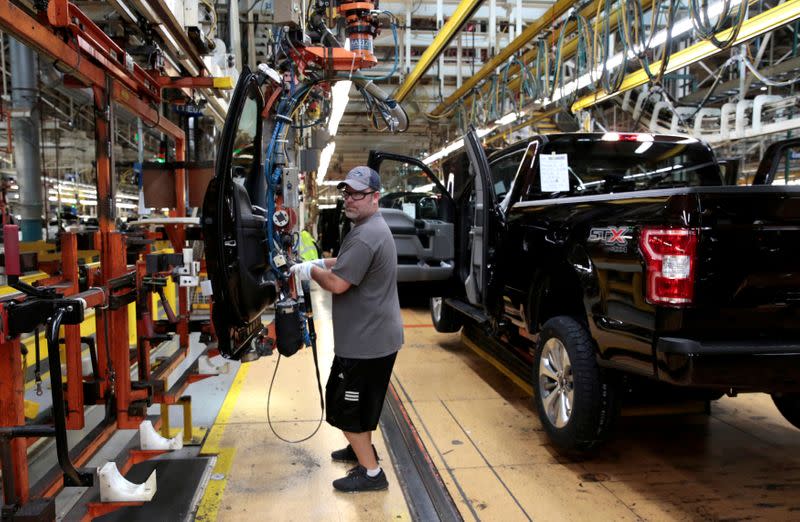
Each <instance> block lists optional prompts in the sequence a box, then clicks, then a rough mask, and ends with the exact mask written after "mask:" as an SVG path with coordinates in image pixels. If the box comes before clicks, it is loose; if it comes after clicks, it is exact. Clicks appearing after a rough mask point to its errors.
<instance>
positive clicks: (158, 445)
mask: <svg viewBox="0 0 800 522" xmlns="http://www.w3.org/2000/svg"><path fill="white" fill-rule="evenodd" d="M139 444H140V445H141V448H142V449H143V450H179V449H181V448H182V447H183V430H180V431H179V432H178V434H177V435H175V436H174V437H172V438H171V439H166V438H164V437H162V436H161V435H159V433H158V432H156V430H155V428H153V423H152V422H150V421H149V420H146V421H142V423H141V424H139Z"/></svg>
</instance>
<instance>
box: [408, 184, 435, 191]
mask: <svg viewBox="0 0 800 522" xmlns="http://www.w3.org/2000/svg"><path fill="white" fill-rule="evenodd" d="M435 187H436V185H435V184H434V183H428V184H427V185H420V186H419V187H416V188H415V189H413V190H412V191H411V192H430V191H432V190H433V189H434V188H435Z"/></svg>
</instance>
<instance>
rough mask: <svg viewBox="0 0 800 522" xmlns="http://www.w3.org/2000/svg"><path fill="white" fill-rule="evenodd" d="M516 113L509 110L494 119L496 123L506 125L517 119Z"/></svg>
mask: <svg viewBox="0 0 800 522" xmlns="http://www.w3.org/2000/svg"><path fill="white" fill-rule="evenodd" d="M517 118H518V114H517V113H516V112H509V113H508V114H506V115H505V116H503V117H502V118H500V119H499V120H497V121H495V124H497V125H508V124H509V123H514V122H515V121H517Z"/></svg>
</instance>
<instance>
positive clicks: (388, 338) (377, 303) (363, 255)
mask: <svg viewBox="0 0 800 522" xmlns="http://www.w3.org/2000/svg"><path fill="white" fill-rule="evenodd" d="M331 270H333V273H334V274H336V275H337V276H339V277H341V278H342V279H344V280H345V281H347V282H349V283H350V284H351V286H350V288H348V289H347V291H346V292H344V293H341V294H338V295H337V294H334V295H333V340H334V352H335V353H336V355H338V356H340V357H347V358H351V359H375V358H378V357H385V356H387V355H389V354H392V353H394V352H396V351H397V350H399V349H400V347H401V346H402V345H403V320H402V317H401V315H400V300H399V299H398V297H397V250H396V249H395V246H394V238H392V232H391V231H390V230H389V226H388V225H387V224H386V221H384V220H383V216H381V214H380V212H376V213H375V214H373V215H372V216H370V217H369V218H367V219H366V220H364V221H363V222H361V223H359V224H358V225H356V226H354V227H353V228H352V229H351V230H350V232H348V233H347V235H346V236H345V238H344V241H343V242H342V248H341V250H340V251H339V255H338V256H337V258H336V264H335V265H334V266H333V268H332V269H331Z"/></svg>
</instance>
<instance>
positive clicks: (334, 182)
mask: <svg viewBox="0 0 800 522" xmlns="http://www.w3.org/2000/svg"><path fill="white" fill-rule="evenodd" d="M341 182H342V181H341V180H338V179H329V180H327V181H323V182H322V183H317V185H324V186H326V187H335V186H337V185H338V184H339V183H341Z"/></svg>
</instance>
